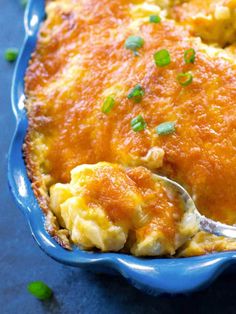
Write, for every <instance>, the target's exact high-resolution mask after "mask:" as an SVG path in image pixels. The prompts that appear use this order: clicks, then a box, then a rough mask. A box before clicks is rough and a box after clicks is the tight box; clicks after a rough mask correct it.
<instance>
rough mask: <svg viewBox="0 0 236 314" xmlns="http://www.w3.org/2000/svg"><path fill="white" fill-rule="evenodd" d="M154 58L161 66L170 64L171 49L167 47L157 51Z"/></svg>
mask: <svg viewBox="0 0 236 314" xmlns="http://www.w3.org/2000/svg"><path fill="white" fill-rule="evenodd" d="M154 60H155V63H156V65H157V66H159V67H164V66H166V65H168V64H170V61H171V59H170V54H169V51H168V50H166V49H162V50H159V51H157V52H156V53H155V54H154Z"/></svg>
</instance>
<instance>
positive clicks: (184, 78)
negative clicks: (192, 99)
mask: <svg viewBox="0 0 236 314" xmlns="http://www.w3.org/2000/svg"><path fill="white" fill-rule="evenodd" d="M177 80H178V82H179V84H180V85H182V86H188V85H189V84H191V83H192V81H193V76H192V74H191V73H189V72H186V73H179V74H178V75H177Z"/></svg>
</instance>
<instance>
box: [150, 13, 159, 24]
mask: <svg viewBox="0 0 236 314" xmlns="http://www.w3.org/2000/svg"><path fill="white" fill-rule="evenodd" d="M149 22H150V23H156V24H157V23H160V22H161V18H160V16H159V15H150V17H149Z"/></svg>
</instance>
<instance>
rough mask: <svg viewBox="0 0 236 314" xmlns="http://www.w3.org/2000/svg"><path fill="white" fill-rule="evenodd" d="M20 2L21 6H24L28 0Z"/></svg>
mask: <svg viewBox="0 0 236 314" xmlns="http://www.w3.org/2000/svg"><path fill="white" fill-rule="evenodd" d="M20 3H21V5H22V7H24V8H25V7H26V6H27V3H28V0H20Z"/></svg>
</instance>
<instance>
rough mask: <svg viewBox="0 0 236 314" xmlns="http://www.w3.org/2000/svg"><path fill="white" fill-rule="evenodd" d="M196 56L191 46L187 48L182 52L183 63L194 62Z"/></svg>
mask: <svg viewBox="0 0 236 314" xmlns="http://www.w3.org/2000/svg"><path fill="white" fill-rule="evenodd" d="M195 57H196V51H195V50H194V49H193V48H190V49H187V50H185V52H184V61H185V63H194V61H195Z"/></svg>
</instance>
